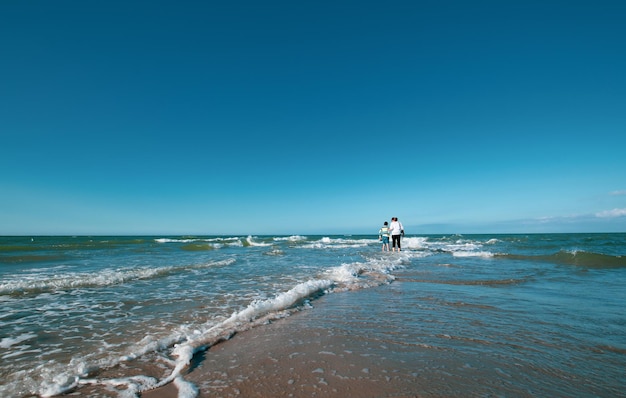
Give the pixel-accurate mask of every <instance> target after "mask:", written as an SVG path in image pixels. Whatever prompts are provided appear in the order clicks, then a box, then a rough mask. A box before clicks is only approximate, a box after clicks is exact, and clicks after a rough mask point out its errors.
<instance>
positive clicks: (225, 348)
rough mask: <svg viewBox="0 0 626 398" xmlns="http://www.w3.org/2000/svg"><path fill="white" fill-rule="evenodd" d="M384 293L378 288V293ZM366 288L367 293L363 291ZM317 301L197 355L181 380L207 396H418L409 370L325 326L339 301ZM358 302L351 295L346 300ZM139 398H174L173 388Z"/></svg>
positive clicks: (346, 332) (375, 346)
mask: <svg viewBox="0 0 626 398" xmlns="http://www.w3.org/2000/svg"><path fill="white" fill-rule="evenodd" d="M382 288H383V289H384V286H383V287H382ZM368 290H369V289H368ZM354 294H357V295H362V294H368V292H367V291H359V292H343V293H339V294H330V295H326V296H323V297H321V298H319V299H317V300H316V301H315V302H314V308H311V309H307V310H304V311H299V312H297V313H294V314H292V315H291V316H289V317H287V318H283V319H279V320H277V321H274V322H271V323H269V324H266V325H262V326H259V327H255V328H252V329H250V330H246V331H244V332H241V333H238V334H236V335H234V336H233V337H232V338H230V339H229V340H226V341H222V342H220V343H219V344H216V345H215V346H212V347H210V348H209V349H208V350H207V351H205V352H203V353H198V354H197V355H199V356H201V357H202V359H201V360H200V361H198V363H197V364H195V365H190V369H189V370H188V371H187V373H186V374H184V379H185V380H186V381H188V382H190V383H193V384H194V385H195V387H196V388H197V389H198V392H199V393H198V395H197V397H198V398H208V397H241V396H243V397H268V396H273V397H295V398H298V397H312V396H322V397H346V396H355V397H357V396H358V397H362V398H368V397H372V398H373V397H405V398H406V397H417V396H419V395H418V394H417V393H416V391H420V390H422V388H423V387H424V386H421V385H420V384H421V383H423V381H420V380H419V379H418V373H417V370H416V368H415V367H412V366H410V365H409V364H408V363H407V362H406V361H404V360H402V358H401V357H398V356H396V355H393V354H391V355H390V352H389V350H388V347H385V346H384V345H380V344H379V342H377V341H373V340H372V339H369V338H367V336H365V335H363V334H361V333H359V331H358V329H348V328H341V327H339V328H333V327H330V328H329V327H328V325H327V324H326V323H327V322H326V320H327V319H328V318H329V317H337V316H340V317H346V316H347V315H348V314H346V313H341V314H338V313H336V312H334V313H333V311H336V307H337V305H339V306H340V307H342V306H343V304H341V302H342V301H343V298H340V297H338V296H342V295H354ZM354 299H356V297H350V298H349V300H350V301H352V300H354ZM141 397H142V398H177V397H178V389H177V388H176V386H175V385H174V383H170V384H168V385H166V386H163V387H160V388H157V389H154V390H151V391H147V392H144V393H142V395H141Z"/></svg>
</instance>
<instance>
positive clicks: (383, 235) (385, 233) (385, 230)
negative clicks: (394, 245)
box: [378, 221, 389, 251]
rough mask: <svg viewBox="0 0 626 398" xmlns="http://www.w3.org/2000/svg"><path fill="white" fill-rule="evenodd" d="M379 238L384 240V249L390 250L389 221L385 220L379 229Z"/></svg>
mask: <svg viewBox="0 0 626 398" xmlns="http://www.w3.org/2000/svg"><path fill="white" fill-rule="evenodd" d="M378 240H382V241H383V251H389V224H388V223H387V221H385V223H384V224H383V226H382V228H381V229H380V230H379V231H378Z"/></svg>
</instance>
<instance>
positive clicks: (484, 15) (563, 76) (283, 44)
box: [0, 0, 626, 235]
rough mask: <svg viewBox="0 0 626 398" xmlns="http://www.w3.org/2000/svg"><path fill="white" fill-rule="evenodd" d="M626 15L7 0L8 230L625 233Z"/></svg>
mask: <svg viewBox="0 0 626 398" xmlns="http://www.w3.org/2000/svg"><path fill="white" fill-rule="evenodd" d="M625 20H626V2H623V1H594V2H591V1H550V0H546V1H480V0H479V1H472V2H468V1H419V0H416V1H388V2H367V1H321V2H319V1H315V2H313V1H302V2H299V1H296V2H294V1H267V2H249V1H238V2H215V1H132V2H128V1H117V0H112V1H106V2H97V1H83V0H81V1H63V0H61V1H54V2H51V1H28V2H25V1H19V0H6V1H3V2H1V3H0V37H2V39H0V52H1V53H2V62H0V76H2V78H1V79H0V170H1V171H0V234H2V235H13V234H18V235H35V234H313V233H320V234H325V233H329V234H330V233H376V232H377V231H378V228H379V227H380V225H381V224H382V222H383V221H385V220H389V218H390V217H392V216H397V217H399V218H400V220H401V221H402V222H403V223H404V224H405V227H406V229H407V232H408V233H411V234H413V233H414V234H422V233H423V234H426V233H473V232H480V233H497V232H504V233H507V232H521V233H529V232H626V156H625V154H626V150H625V149H624V148H626V73H625V72H624V71H626V51H624V48H626V24H624V21H625ZM372 231H374V232H372Z"/></svg>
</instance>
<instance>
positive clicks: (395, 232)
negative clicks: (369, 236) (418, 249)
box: [378, 217, 404, 252]
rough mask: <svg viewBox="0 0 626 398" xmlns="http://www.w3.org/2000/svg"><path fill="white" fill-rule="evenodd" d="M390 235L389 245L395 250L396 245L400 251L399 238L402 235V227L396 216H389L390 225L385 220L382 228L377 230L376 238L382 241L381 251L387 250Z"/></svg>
mask: <svg viewBox="0 0 626 398" xmlns="http://www.w3.org/2000/svg"><path fill="white" fill-rule="evenodd" d="M390 236H391V242H392V243H391V247H392V250H393V251H394V252H395V251H396V247H397V248H398V251H401V250H402V249H401V246H400V238H401V237H403V236H404V227H403V226H402V223H401V222H400V221H398V217H392V218H391V225H389V224H388V223H387V221H385V223H384V224H383V226H382V228H381V229H380V230H379V231H378V240H380V241H382V242H383V249H382V251H389V237H390Z"/></svg>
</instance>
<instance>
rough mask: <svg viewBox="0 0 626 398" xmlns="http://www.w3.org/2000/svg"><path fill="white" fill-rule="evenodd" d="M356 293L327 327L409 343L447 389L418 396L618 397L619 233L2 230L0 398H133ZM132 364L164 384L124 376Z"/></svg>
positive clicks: (621, 319)
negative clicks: (261, 332)
mask: <svg viewBox="0 0 626 398" xmlns="http://www.w3.org/2000/svg"><path fill="white" fill-rule="evenodd" d="M354 291H360V292H363V293H365V296H363V295H361V296H362V297H365V299H361V301H360V302H359V305H355V307H354V309H353V313H354V318H353V319H352V320H350V321H347V320H345V317H343V315H341V317H343V319H340V318H339V316H338V318H337V319H333V318H332V317H330V318H329V319H328V322H329V327H330V326H331V325H332V327H338V328H347V329H351V328H352V329H355V331H356V330H358V331H359V333H365V334H367V335H369V336H370V337H371V338H373V339H380V340H381V341H383V340H384V341H386V344H387V345H390V346H396V347H407V346H411V345H416V346H419V347H420V350H421V351H420V352H421V354H420V355H422V356H421V357H420V358H421V359H420V360H417V359H416V354H415V351H413V350H408V351H407V350H402V349H398V350H396V351H394V352H395V355H397V356H399V357H403V356H405V357H406V358H405V359H406V360H408V361H411V360H412V361H414V362H415V366H416V368H417V369H416V371H421V372H423V374H430V375H431V377H442V378H445V375H446V374H449V373H452V374H454V378H452V379H451V380H456V382H454V381H451V380H448V379H446V383H445V385H444V384H442V385H441V387H440V390H439V391H437V390H435V391H429V392H428V393H429V394H431V395H456V396H462V395H463V391H466V388H467V384H468V383H474V384H477V385H478V384H480V385H483V386H485V385H486V386H490V387H489V388H486V389H482V390H478V391H479V392H478V395H488V396H490V395H502V396H530V395H536V394H539V395H544V396H546V395H553V396H589V397H592V396H619V395H622V396H623V394H624V393H623V391H624V390H625V387H626V386H625V384H624V381H623V374H624V369H626V312H625V311H624V304H625V303H626V234H546V235H495V234H494V235H452V236H450V235H446V236H407V237H405V238H404V239H403V251H402V252H401V253H383V252H381V250H380V244H379V242H378V240H377V236H376V235H372V236H252V237H250V236H248V237H245V236H234V237H218V236H207V237H166V236H154V237H0V308H1V309H2V310H1V311H0V358H2V361H1V364H0V396H3V397H5V396H6V397H28V396H33V395H35V396H54V395H57V394H61V393H64V392H68V391H80V390H81V388H83V387H84V386H85V385H90V386H105V387H106V388H107V391H108V393H107V395H106V396H116V395H117V396H120V397H132V396H138V395H139V394H140V392H141V391H145V390H148V389H151V388H154V387H156V386H158V385H162V384H164V383H167V382H170V381H171V380H173V379H174V378H176V377H179V378H182V379H179V380H178V381H177V383H178V382H180V381H181V380H182V381H183V382H184V375H183V373H184V372H182V370H183V369H184V368H185V366H187V365H188V363H189V362H190V361H191V360H192V358H193V356H194V355H196V354H198V353H200V352H203V351H204V350H206V348H207V347H209V346H211V345H212V344H214V343H215V342H217V341H219V340H220V339H222V338H228V336H230V335H231V334H232V333H234V332H237V331H242V330H246V329H248V328H251V327H263V324H264V323H265V322H267V321H268V320H269V319H276V318H281V317H284V316H288V315H289V314H290V313H291V312H293V311H299V310H308V311H315V299H316V298H317V297H319V296H320V295H323V294H333V295H345V297H346V298H349V297H350V296H349V294H350V292H354ZM346 302H347V303H350V300H347V301H346ZM408 303H410V304H408ZM312 304H313V305H312ZM359 319H360V320H362V321H358V320H359ZM390 330H401V331H402V332H394V333H390V332H389V331H390ZM425 358H428V359H425ZM437 361H441V362H440V363H447V364H448V368H446V369H441V368H440V367H439V366H437V365H435V364H436V363H439V362H437ZM142 362H158V364H159V369H160V371H161V374H160V375H158V376H155V375H148V374H144V375H137V374H133V375H132V377H131V375H130V374H125V373H126V372H127V370H125V369H127V368H128V367H129V366H131V365H134V364H136V363H142ZM451 364H456V365H451ZM450 366H456V367H454V370H451V369H450ZM420 367H421V369H420ZM139 368H141V366H139ZM110 372H113V373H115V377H114V378H113V377H110V376H108V374H109V373H110ZM429 372H430V373H429ZM105 374H107V376H105ZM455 383H456V385H455ZM186 391H187V392H186V394H187V395H186V396H194V393H193V391H194V388H193V386H191V388H189V389H187V390H186ZM189 391H191V393H190V392H189ZM414 393H415V394H419V393H420V391H414ZM103 396H105V395H103Z"/></svg>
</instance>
